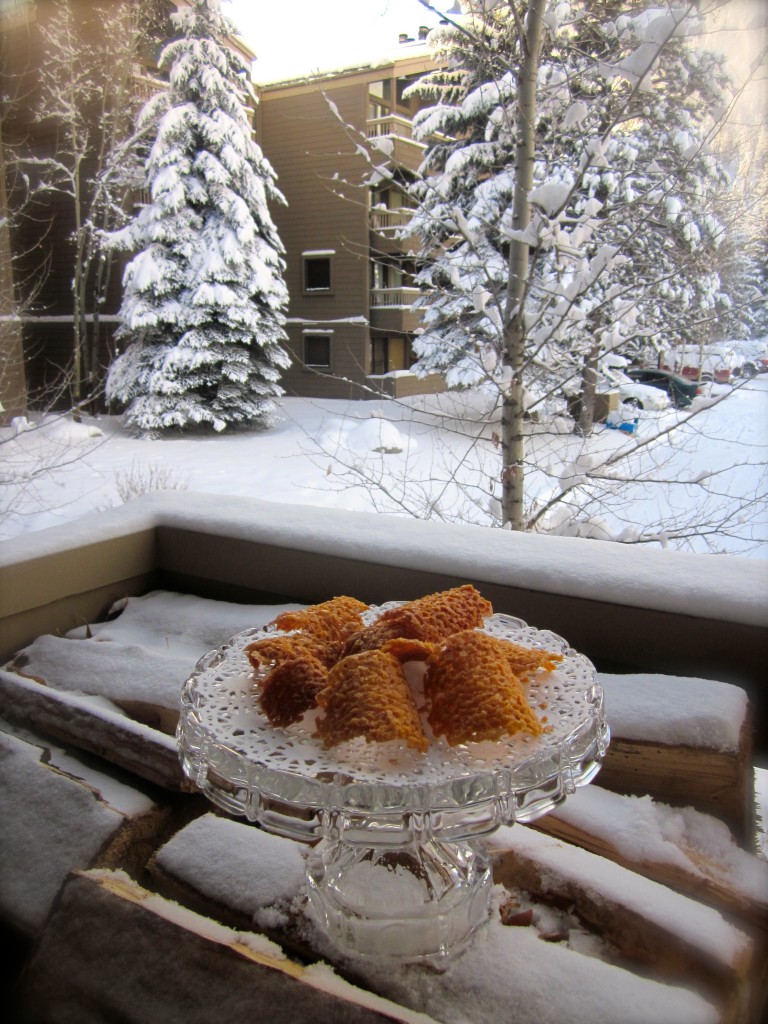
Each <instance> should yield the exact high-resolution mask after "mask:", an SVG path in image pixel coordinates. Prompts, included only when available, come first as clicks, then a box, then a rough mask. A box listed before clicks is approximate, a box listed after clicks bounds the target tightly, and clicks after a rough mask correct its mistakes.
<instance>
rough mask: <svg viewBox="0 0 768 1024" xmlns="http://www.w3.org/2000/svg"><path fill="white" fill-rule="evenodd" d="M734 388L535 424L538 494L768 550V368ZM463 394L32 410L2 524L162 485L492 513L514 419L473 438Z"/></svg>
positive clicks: (570, 517) (40, 519) (479, 518)
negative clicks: (166, 423)
mask: <svg viewBox="0 0 768 1024" xmlns="http://www.w3.org/2000/svg"><path fill="white" fill-rule="evenodd" d="M729 390H730V389H724V388H721V387H717V386H716V387H715V388H714V391H716V392H717V394H715V393H713V394H711V395H709V396H705V397H701V398H697V399H696V403H695V406H694V408H696V409H699V412H698V414H697V415H696V416H694V417H692V418H688V411H686V410H681V411H676V410H667V411H664V412H654V413H651V412H646V413H640V414H639V421H638V430H637V433H636V434H628V433H625V432H623V431H619V430H611V429H608V428H606V427H605V426H602V425H601V426H599V427H598V428H597V429H596V430H595V432H594V434H593V436H592V437H591V438H590V439H589V440H588V441H587V442H584V441H583V440H581V439H579V438H577V437H575V436H574V435H573V433H571V432H570V428H571V423H570V421H568V420H566V419H565V418H562V419H558V418H557V417H555V418H554V420H548V422H547V425H546V426H545V425H543V424H539V425H535V424H534V425H532V426H531V431H532V434H531V437H530V438H529V442H528V452H529V455H530V457H531V460H532V461H534V462H535V464H536V467H537V468H536V469H530V470H528V471H527V477H526V480H527V488H528V493H529V494H530V495H531V496H536V498H537V499H538V501H539V502H540V503H544V502H546V501H547V500H548V499H549V498H550V497H551V496H553V495H558V494H560V493H561V492H562V491H563V490H564V489H567V488H568V487H569V485H573V484H575V485H576V487H575V490H573V491H571V492H569V493H571V494H572V495H575V496H576V497H577V498H578V497H579V496H581V497H582V498H583V496H584V495H585V494H587V493H593V494H595V495H597V491H598V490H600V492H601V495H602V496H596V497H595V498H594V500H593V503H592V504H591V505H588V506H582V507H579V508H577V507H576V506H575V505H574V504H570V505H563V504H562V503H561V504H560V506H559V508H560V511H558V509H557V507H556V508H555V510H554V511H553V512H551V513H550V514H549V515H548V517H547V519H546V520H545V522H546V525H547V528H549V529H553V528H554V529H556V530H557V531H558V532H561V533H571V534H574V533H575V534H577V535H578V534H581V535H586V536H593V537H606V538H611V537H612V538H617V539H622V540H630V541H631V540H636V539H638V538H639V537H640V536H641V534H643V533H645V534H657V535H658V536H659V538H660V540H659V541H657V543H664V542H666V540H667V537H669V541H668V542H669V544H670V546H673V547H680V548H686V549H689V550H697V551H712V550H715V551H724V552H728V553H735V554H741V555H747V556H750V557H759V558H766V557H768V500H767V495H768V487H767V486H766V464H768V378H767V377H765V376H763V377H759V378H755V379H754V380H751V381H748V382H746V383H744V382H740V385H739V387H738V388H737V389H735V390H734V391H733V392H732V393H729V394H728V395H727V399H726V400H725V401H717V399H718V397H720V396H722V394H723V393H724V392H728V391H729ZM462 401H463V402H465V403H468V405H469V406H471V412H472V413H473V414H477V413H478V411H482V410H483V401H482V397H481V396H479V395H478V394H476V393H475V394H473V395H471V396H465V398H464V399H462ZM457 403H458V399H449V398H448V396H445V395H443V396H434V397H431V398H416V399H410V400H409V401H408V402H406V403H403V402H400V403H395V402H393V401H384V400H373V401H358V402H352V401H343V400H333V401H332V400H323V401H321V400H315V399H302V398H286V399H284V400H282V402H281V403H280V409H279V418H278V421H277V423H276V424H275V425H274V426H273V427H272V428H271V429H269V430H266V431H258V432H257V431H252V432H242V433H224V434H222V435H205V436H189V435H187V436H178V437H170V438H164V439H158V440H150V439H138V438H135V437H131V436H129V435H128V434H127V433H126V432H125V430H124V429H123V428H122V426H121V425H120V421H119V419H117V418H113V417H101V418H98V419H87V420H86V421H85V422H83V423H79V424H76V423H73V422H72V420H71V419H70V418H68V417H59V418H51V419H49V420H47V421H45V422H44V423H43V425H42V426H40V425H37V426H35V427H34V428H33V429H23V427H24V426H25V425H24V424H19V423H16V424H15V425H14V426H9V427H6V428H3V429H2V431H0V538H2V539H8V538H10V537H13V536H16V535H18V534H21V533H26V532H29V531H35V530H41V529H44V528H46V527H48V526H52V525H55V524H58V523H62V522H65V521H69V520H72V519H75V518H79V517H82V516H85V515H88V514H89V513H91V512H93V511H94V510H99V509H105V508H109V507H112V506H115V505H118V504H120V503H121V501H123V500H126V499H128V498H130V497H133V496H136V495H137V494H139V493H143V492H145V491H147V490H156V489H187V490H190V491H199V492H204V493H209V494H219V495H222V496H226V495H240V496H253V497H258V498H261V499H265V500H271V501H281V502H288V503H295V504H300V505H310V506H312V505H316V506H332V507H338V508H345V509H351V510H375V511H379V512H384V513H391V514H396V515H398V514H399V515H404V514H411V515H418V516H423V517H426V516H434V517H441V518H445V519H449V520H452V521H466V522H475V523H480V524H487V525H491V524H492V522H493V520H492V514H493V512H494V511H496V510H497V502H496V500H495V498H494V497H493V495H490V494H489V493H488V486H489V484H490V483H491V481H492V480H494V479H497V478H498V473H499V463H498V449H497V447H496V446H495V444H494V437H493V435H494V433H495V432H496V431H497V430H498V424H493V423H491V424H489V425H486V426H485V428H484V429H481V428H479V427H477V426H471V427H470V434H471V435H473V436H470V437H468V436H467V431H466V424H467V422H469V420H468V419H467V406H466V405H465V407H464V408H463V409H462V408H461V407H460V406H459V405H458V404H457ZM441 412H442V413H443V414H447V415H441ZM669 427H674V430H673V432H672V433H671V434H662V435H661V436H660V437H657V434H658V433H659V430H660V429H661V430H662V431H663V430H665V429H666V428H669ZM476 435H480V438H479V440H478V439H477V436H476ZM638 442H641V444H640V446H639V448H637V451H636V453H635V455H634V456H632V458H631V459H630V460H629V461H627V462H623V463H617V464H616V465H615V466H614V467H613V468H612V470H611V471H610V472H611V473H612V475H613V477H614V479H612V480H611V481H610V482H609V484H608V491H609V492H610V494H609V496H608V497H607V498H606V497H605V490H604V488H605V485H604V484H598V483H595V482H593V481H590V480H589V479H588V475H589V473H590V472H592V473H594V472H595V469H596V467H598V466H599V464H600V462H601V461H602V460H603V459H604V458H605V457H606V456H612V455H614V454H616V453H618V452H629V451H630V450H631V449H633V448H635V447H637V445H638ZM642 442H648V443H647V444H643V443H642ZM720 470H725V472H724V473H723V474H722V475H720V474H719V471H720ZM713 473H715V474H716V475H714V476H712V474H713ZM585 474H586V475H585ZM601 475H604V474H601ZM652 479H656V480H658V481H661V482H651V480H652ZM363 480H365V481H367V482H365V483H363V482H362V481H363ZM685 481H695V482H693V483H691V482H689V483H685ZM747 506H749V507H747ZM693 512H695V513H696V516H697V518H698V519H699V521H700V522H702V523H706V522H708V521H712V522H719V523H721V524H722V523H725V522H726V521H727V532H723V530H722V529H721V530H720V531H719V532H717V533H714V534H712V533H709V532H708V528H706V527H703V528H702V532H703V533H704V534H705V535H704V536H700V537H697V538H693V539H680V540H675V539H674V537H673V534H674V531H675V528H676V525H677V526H678V527H679V526H680V524H682V523H684V522H685V521H686V520H687V519H688V517H689V516H690V515H691V513H693Z"/></svg>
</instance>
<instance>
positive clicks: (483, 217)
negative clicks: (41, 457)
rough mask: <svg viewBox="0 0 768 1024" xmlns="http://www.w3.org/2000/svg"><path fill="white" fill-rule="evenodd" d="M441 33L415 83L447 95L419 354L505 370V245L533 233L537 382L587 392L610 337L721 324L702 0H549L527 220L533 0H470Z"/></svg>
mask: <svg viewBox="0 0 768 1024" xmlns="http://www.w3.org/2000/svg"><path fill="white" fill-rule="evenodd" d="M465 8H467V9H468V10H469V11H470V12H471V16H470V17H469V18H468V19H467V20H465V21H463V22H460V23H459V25H458V27H456V26H450V25H449V26H447V27H446V28H445V29H444V30H443V31H442V33H441V34H440V36H439V37H438V44H439V45H438V52H437V58H438V60H439V61H440V64H441V69H440V70H438V71H436V72H434V73H432V74H430V75H427V76H425V78H423V79H422V80H421V81H420V82H419V83H418V84H417V85H416V86H415V89H416V90H417V91H418V93H419V94H420V95H421V96H423V97H425V98H426V99H428V100H431V101H432V103H433V104H434V105H433V106H431V107H427V108H426V109H424V110H423V111H422V112H421V113H420V115H418V117H417V119H416V122H415V131H416V133H417V135H418V136H419V137H421V138H422V139H423V140H424V141H425V142H426V143H427V147H428V148H427V152H426V156H425V160H424V163H423V176H422V180H421V181H420V182H419V183H417V185H416V186H415V190H414V192H415V198H416V200H417V201H418V203H419V210H418V212H417V214H416V216H415V218H414V220H413V223H412V225H411V229H415V230H416V231H417V232H418V233H419V234H420V236H421V238H422V242H423V248H422V256H423V258H424V260H425V269H424V270H423V272H422V274H421V278H420V280H421V283H422V285H423V286H424V296H423V298H422V299H421V302H420V304H421V307H422V309H423V312H424V319H425V322H426V329H425V331H424V334H423V335H422V336H421V338H420V339H419V340H418V341H417V342H416V343H415V346H414V347H415V351H416V354H417V355H418V357H419V364H418V365H419V367H420V369H421V370H423V371H424V372H434V371H437V372H443V373H445V374H446V377H447V380H448V383H449V384H452V385H469V384H475V383H479V382H481V381H486V380H489V379H490V380H493V381H494V382H495V383H496V384H497V386H498V387H499V390H500V395H501V394H503V391H504V388H506V387H507V381H508V380H509V377H510V366H509V360H508V353H507V351H506V350H505V344H504V330H505V325H507V324H508V323H509V322H510V319H511V318H512V317H513V316H514V315H515V313H516V310H515V309H513V308H510V307H509V304H508V300H509V295H510V293H509V290H508V283H509V274H510V267H509V263H508V256H509V249H510V245H511V243H512V242H513V241H515V240H521V239H522V240H523V241H525V242H526V243H527V245H528V246H529V258H528V270H527V279H526V287H525V298H524V302H525V331H526V338H525V353H524V359H523V365H522V372H523V375H524V380H525V386H526V388H527V389H528V390H529V391H531V392H534V393H538V394H540V395H544V394H551V393H552V392H553V391H557V390H560V391H564V392H566V393H568V392H579V391H581V390H582V389H583V387H584V384H585V382H586V381H587V380H588V373H587V371H588V369H589V368H590V367H591V366H592V365H593V364H594V362H595V360H596V357H597V356H599V354H600V353H601V352H605V351H610V350H615V349H617V348H618V347H622V348H626V347H628V346H631V345H632V344H633V343H634V344H635V345H637V346H639V344H641V343H643V344H647V343H648V342H651V343H656V344H658V345H659V347H661V345H662V344H668V343H669V342H670V341H674V340H675V339H676V338H677V337H680V338H683V337H686V334H687V332H688V331H690V330H695V331H701V330H707V329H708V321H709V320H710V319H711V317H712V316H713V315H714V314H715V313H716V311H717V307H718V303H720V302H721V301H722V295H721V285H720V281H719V278H718V276H717V274H716V272H715V271H714V270H713V266H714V259H713V253H714V251H715V249H716V248H717V246H718V244H719V242H720V240H721V238H722V234H723V232H722V228H721V225H720V224H719V223H718V221H717V219H716V218H715V217H714V216H713V215H712V212H711V202H710V200H711V197H712V195H713V193H716V192H717V191H718V190H721V189H723V188H725V186H726V178H725V176H724V175H723V173H722V172H721V170H720V168H719V167H718V165H717V163H716V161H715V160H714V159H713V158H712V156H711V155H710V154H709V153H708V152H707V148H706V140H707V131H708V130H709V128H710V127H711V125H712V123H713V120H714V118H715V117H716V116H717V115H718V114H720V113H721V111H722V109H723V107H724V106H725V105H726V99H727V95H726V91H725V90H726V79H725V75H724V73H723V69H722V66H721V63H720V62H719V60H718V59H717V58H715V57H714V56H713V55H711V54H703V53H701V52H699V51H698V50H696V49H695V47H694V46H692V45H691V44H690V43H689V41H688V39H687V34H688V33H689V31H691V29H692V26H693V21H694V19H693V18H692V16H691V11H690V10H689V9H685V10H682V9H679V8H678V9H675V8H672V7H671V6H670V7H667V6H666V5H664V6H662V7H659V6H656V7H654V9H653V10H650V9H648V10H646V5H645V4H644V3H638V2H635V3H631V2H630V3H622V4H620V5H619V4H617V3H615V2H612V0H598V2H592V0H590V2H585V0H572V2H570V3H568V2H563V3H557V4H551V5H548V6H547V10H546V12H545V14H544V15H543V19H542V20H543V29H544V34H543V41H542V52H541V58H540V68H539V74H538V87H537V97H536V105H537V113H536V124H535V155H534V187H533V189H532V190H531V192H530V193H529V198H530V201H531V220H530V225H529V226H528V227H527V229H526V230H525V231H524V232H522V233H521V232H519V231H515V229H514V226H513V224H512V215H513V199H514V194H515V185H516V181H517V172H516V167H515V149H516V146H517V143H518V136H519V126H520V117H519V81H518V68H519V67H520V66H521V62H522V59H523V56H524V52H525V51H524V41H523V35H522V33H521V29H520V27H521V26H522V25H524V24H525V23H526V18H527V17H528V18H529V17H530V4H529V3H527V2H522V0H496V2H495V3H487V2H480V0H478V2H475V0H469V2H468V3H466V4H465Z"/></svg>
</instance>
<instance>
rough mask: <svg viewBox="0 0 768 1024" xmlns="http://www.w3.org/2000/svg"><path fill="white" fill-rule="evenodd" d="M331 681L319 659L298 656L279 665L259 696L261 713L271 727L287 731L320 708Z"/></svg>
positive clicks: (269, 676) (272, 672) (273, 670)
mask: <svg viewBox="0 0 768 1024" xmlns="http://www.w3.org/2000/svg"><path fill="white" fill-rule="evenodd" d="M327 682H328V669H327V668H326V667H325V665H323V664H321V662H319V661H318V660H317V659H316V658H313V657H311V656H301V655H298V656H297V657H294V658H287V659H285V660H284V661H281V662H279V663H278V664H277V665H276V666H275V668H273V669H272V671H271V672H270V673H269V675H268V677H267V679H266V681H265V682H264V685H263V687H262V689H261V692H260V694H259V704H260V706H261V710H262V711H263V712H264V714H265V715H266V716H267V718H268V719H269V723H270V725H273V726H276V727H278V728H281V729H284V728H285V727H286V726H288V725H291V724H292V723H293V722H298V721H299V719H300V718H301V717H302V716H303V715H304V713H305V712H307V711H309V710H310V709H311V708H314V707H316V705H317V695H318V693H319V692H320V691H321V690H322V689H323V688H324V687H325V686H326V684H327Z"/></svg>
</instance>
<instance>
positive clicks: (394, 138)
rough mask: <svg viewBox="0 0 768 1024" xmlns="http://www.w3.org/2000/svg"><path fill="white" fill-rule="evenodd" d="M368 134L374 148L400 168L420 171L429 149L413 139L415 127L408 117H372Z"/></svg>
mask: <svg viewBox="0 0 768 1024" xmlns="http://www.w3.org/2000/svg"><path fill="white" fill-rule="evenodd" d="M366 134H367V136H368V139H369V140H370V142H371V145H372V147H373V148H374V149H378V150H380V151H381V152H382V153H383V154H384V155H385V156H387V157H389V158H390V159H391V160H392V161H393V162H394V163H395V164H397V165H398V166H399V167H405V168H407V169H408V170H409V171H414V172H415V171H417V170H418V169H419V167H420V165H421V161H422V160H423V159H424V152H425V150H426V148H427V147H426V146H425V145H424V143H423V142H417V141H416V139H414V138H413V126H412V124H411V122H410V121H409V120H408V118H407V117H399V116H398V115H397V114H390V115H388V116H387V117H372V118H370V119H369V120H368V121H367V122H366Z"/></svg>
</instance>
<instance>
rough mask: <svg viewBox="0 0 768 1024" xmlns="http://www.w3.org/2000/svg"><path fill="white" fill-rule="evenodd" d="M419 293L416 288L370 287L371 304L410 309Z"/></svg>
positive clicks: (377, 306) (380, 307)
mask: <svg viewBox="0 0 768 1024" xmlns="http://www.w3.org/2000/svg"><path fill="white" fill-rule="evenodd" d="M420 294H421V292H420V291H419V289H418V288H372V289H371V306H374V307H376V308H377V309H382V308H385V307H388V308H390V309H391V308H395V309H410V308H411V306H412V305H413V303H414V302H415V301H416V299H417V298H418V297H419V295H420Z"/></svg>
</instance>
